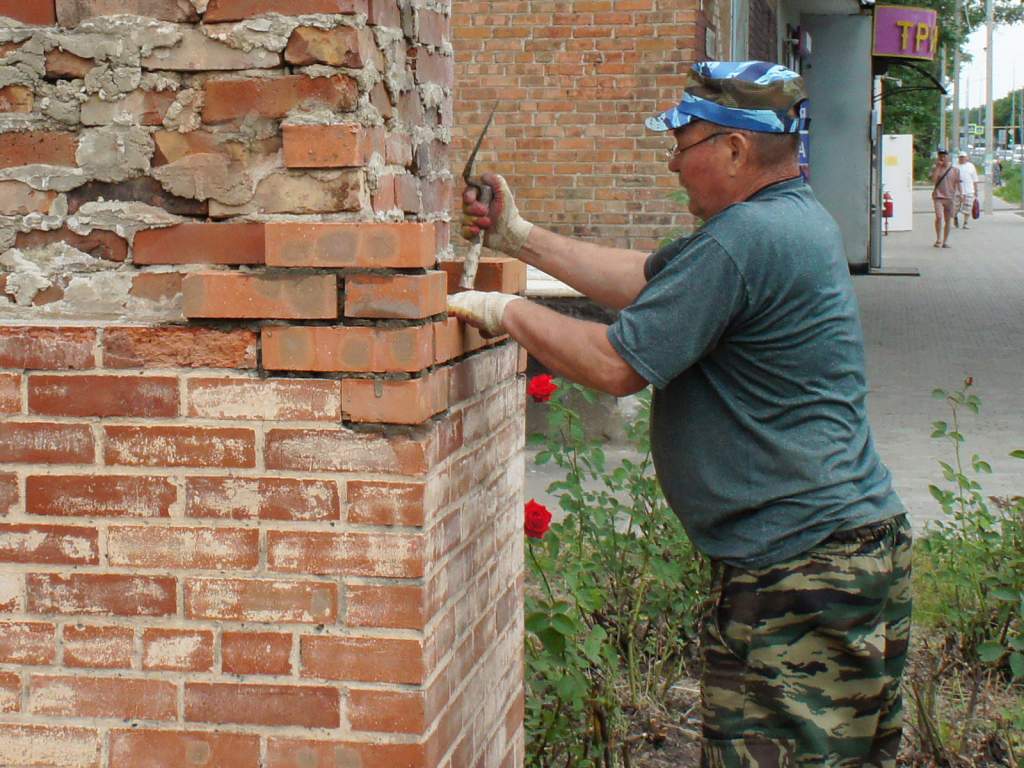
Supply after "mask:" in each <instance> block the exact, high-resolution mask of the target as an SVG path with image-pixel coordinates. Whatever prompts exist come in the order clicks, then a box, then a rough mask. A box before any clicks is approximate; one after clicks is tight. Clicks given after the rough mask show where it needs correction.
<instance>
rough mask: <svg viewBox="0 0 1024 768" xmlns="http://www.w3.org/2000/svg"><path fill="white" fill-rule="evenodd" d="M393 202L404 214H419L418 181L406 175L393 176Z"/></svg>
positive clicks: (420, 206)
mask: <svg viewBox="0 0 1024 768" xmlns="http://www.w3.org/2000/svg"><path fill="white" fill-rule="evenodd" d="M395 201H396V204H397V205H398V207H399V208H401V209H402V211H403V212H405V213H420V212H421V211H422V210H423V205H422V203H421V202H420V180H419V179H418V178H416V177H415V176H413V175H411V174H408V173H406V174H403V175H401V176H395Z"/></svg>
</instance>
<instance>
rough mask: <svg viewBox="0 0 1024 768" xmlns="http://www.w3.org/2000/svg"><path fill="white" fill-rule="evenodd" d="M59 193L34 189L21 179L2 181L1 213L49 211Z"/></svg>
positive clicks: (21, 213)
mask: <svg viewBox="0 0 1024 768" xmlns="http://www.w3.org/2000/svg"><path fill="white" fill-rule="evenodd" d="M56 199H57V193H56V192H52V191H49V192H47V191H40V190H35V189H32V187H30V186H29V185H28V184H25V183H23V182H20V181H0V215H3V216H28V215H29V214H31V213H49V212H50V206H51V205H53V201H54V200H56Z"/></svg>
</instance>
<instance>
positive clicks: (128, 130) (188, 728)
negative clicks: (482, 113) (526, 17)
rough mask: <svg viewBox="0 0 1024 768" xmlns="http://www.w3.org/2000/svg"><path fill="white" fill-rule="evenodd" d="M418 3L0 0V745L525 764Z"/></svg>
mask: <svg viewBox="0 0 1024 768" xmlns="http://www.w3.org/2000/svg"><path fill="white" fill-rule="evenodd" d="M440 8H441V6H440V5H439V4H437V3H432V4H431V5H430V7H427V6H426V4H425V3H420V2H418V0H417V2H414V3H406V2H403V3H402V5H401V7H399V4H398V2H397V0H208V2H207V0H55V1H54V0H48V2H45V1H40V2H21V3H13V2H6V1H5V0H0V17H4V18H0V56H3V57H5V61H3V62H0V65H6V66H8V67H13V69H12V70H11V71H12V72H13V74H12V76H11V78H9V82H10V84H9V85H7V86H6V87H4V88H0V248H2V250H0V765H33V766H59V767H60V768H80V767H86V766H88V767H93V766H95V767H96V768H130V767H132V766H140V765H146V766H156V767H158V768H163V767H164V766H166V768H182V767H183V766H197V767H202V766H209V767H210V768H213V767H214V766H217V767H219V768H250V767H251V768H355V767H356V766H358V768H422V767H424V766H425V767H427V768H434V767H435V766H436V767H438V768H441V767H443V768H456V766H486V767H488V768H490V767H492V766H493V768H508V767H509V766H515V765H519V764H521V762H522V758H523V747H522V740H523V730H522V719H523V712H522V707H523V698H522V697H523V688H522V674H523V665H522V632H523V626H522V610H521V605H522V591H523V576H522V573H523V548H522V531H521V527H520V526H521V520H522V490H521V489H522V480H523V462H522V456H521V448H522V444H523V430H524V426H523V408H524V393H523V387H522V380H521V377H520V376H519V375H518V373H519V371H520V370H521V368H522V366H523V363H524V360H523V356H522V355H521V354H520V350H519V349H518V348H517V347H516V345H515V344H514V343H512V342H511V341H510V340H508V339H506V338H499V339H483V338H481V337H480V336H479V334H477V333H476V332H474V331H473V330H472V329H469V328H466V327H464V326H462V325H461V324H459V323H458V322H457V321H455V320H454V319H450V318H448V317H446V314H445V297H446V295H447V293H448V292H449V291H450V290H455V285H456V283H457V278H458V271H459V266H458V264H454V263H452V262H449V261H445V257H447V256H450V254H451V250H450V245H449V242H448V237H449V236H448V232H449V224H448V213H447V208H448V204H449V199H450V194H451V189H452V186H453V185H452V178H451V174H450V173H449V172H448V170H447V158H446V156H445V152H446V148H447V140H448V136H449V135H450V129H451V119H452V115H451V92H450V78H449V77H448V75H446V74H445V73H446V71H449V70H450V68H451V62H452V50H451V46H450V43H449V42H448V26H449V18H448V13H447V9H445V11H444V12H442V11H441V10H439V9H440ZM114 14H128V15H129V17H124V16H120V17H118V16H115V15H114ZM131 16H134V17H135V18H131ZM524 283H525V273H524V271H523V269H522V266H521V265H520V264H519V263H518V262H513V261H511V260H508V259H497V258H495V259H489V260H487V261H486V263H485V264H484V265H482V267H481V271H480V279H479V281H478V284H479V285H480V287H483V288H500V289H503V290H508V291H512V292H517V291H522V290H523V288H524Z"/></svg>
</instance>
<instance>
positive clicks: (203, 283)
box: [182, 272, 338, 320]
mask: <svg viewBox="0 0 1024 768" xmlns="http://www.w3.org/2000/svg"><path fill="white" fill-rule="evenodd" d="M182 293H183V294H184V306H183V310H182V311H183V313H184V315H185V317H189V318H255V319H259V318H277V319H284V320H333V319H335V318H337V316H338V279H337V277H335V276H334V275H259V274H243V273H240V272H196V273H192V274H189V275H185V279H184V281H183V282H182Z"/></svg>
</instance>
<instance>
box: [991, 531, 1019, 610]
mask: <svg viewBox="0 0 1024 768" xmlns="http://www.w3.org/2000/svg"><path fill="white" fill-rule="evenodd" d="M997 541H998V539H997ZM992 596H993V597H994V598H996V599H997V600H1003V601H1005V602H1007V603H1015V602H1017V600H1019V599H1020V592H1018V591H1017V590H1016V589H1010V588H1009V587H996V588H995V589H993V590H992Z"/></svg>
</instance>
